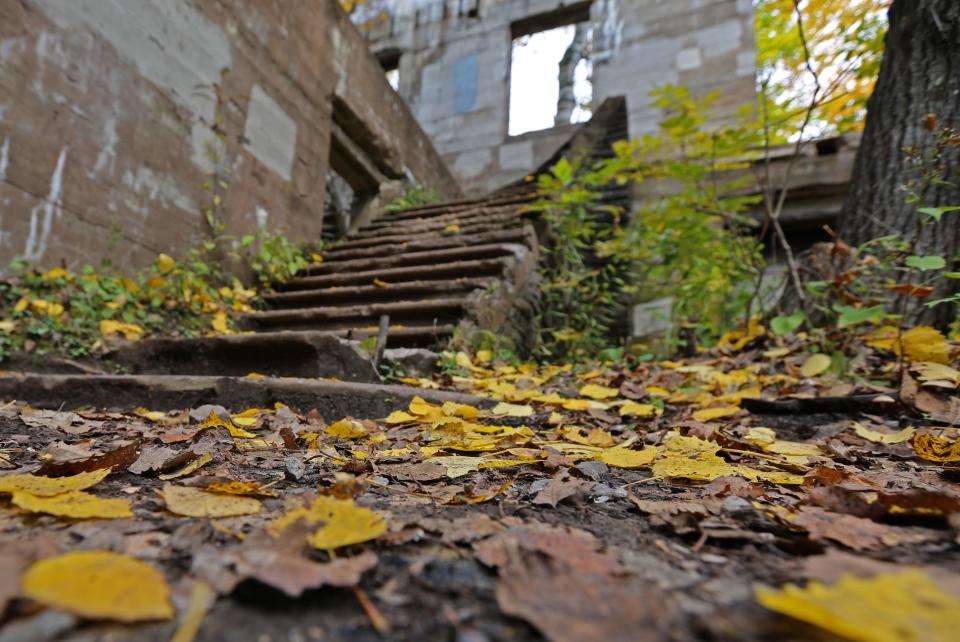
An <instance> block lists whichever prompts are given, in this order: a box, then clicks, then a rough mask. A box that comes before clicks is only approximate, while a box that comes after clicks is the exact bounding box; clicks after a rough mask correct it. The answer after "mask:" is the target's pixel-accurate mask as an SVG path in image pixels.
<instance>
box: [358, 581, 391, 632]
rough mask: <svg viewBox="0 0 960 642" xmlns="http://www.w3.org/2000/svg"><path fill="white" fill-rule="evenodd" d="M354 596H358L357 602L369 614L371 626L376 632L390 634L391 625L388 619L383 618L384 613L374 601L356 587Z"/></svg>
mask: <svg viewBox="0 0 960 642" xmlns="http://www.w3.org/2000/svg"><path fill="white" fill-rule="evenodd" d="M353 594H354V595H355V596H356V598H357V602H360V607H361V608H362V609H363V612H364V613H366V614H367V619H368V620H370V625H371V626H372V627H373V628H374V630H375V631H376V632H377V633H379V634H380V635H386V634H387V633H389V632H390V623H389V622H387V618H385V617H384V616H383V613H381V612H380V609H378V608H377V607H376V605H375V604H374V603H373V601H372V600H371V599H370V598H369V597H367V594H366V593H364V591H363V589H362V588H360V587H359V586H354V587H353Z"/></svg>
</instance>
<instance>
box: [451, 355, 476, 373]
mask: <svg viewBox="0 0 960 642" xmlns="http://www.w3.org/2000/svg"><path fill="white" fill-rule="evenodd" d="M454 361H455V362H456V364H457V365H458V366H460V367H461V368H464V369H465V370H471V369H473V361H471V360H470V355H468V354H467V353H466V352H458V353H457V354H456V355H455V356H454Z"/></svg>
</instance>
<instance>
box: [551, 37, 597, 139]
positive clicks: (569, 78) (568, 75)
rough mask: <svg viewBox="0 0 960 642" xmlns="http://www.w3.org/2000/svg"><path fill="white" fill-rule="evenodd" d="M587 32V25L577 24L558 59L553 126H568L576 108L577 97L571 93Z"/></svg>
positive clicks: (581, 58)
mask: <svg viewBox="0 0 960 642" xmlns="http://www.w3.org/2000/svg"><path fill="white" fill-rule="evenodd" d="M588 31H589V25H588V24H587V23H581V24H578V25H577V29H576V32H575V33H574V34H573V41H572V42H571V43H570V46H569V47H567V50H566V51H565V52H564V53H563V58H561V59H560V69H559V71H558V73H557V78H558V80H559V81H560V95H559V97H558V99H557V117H556V119H555V120H554V124H555V125H558V126H559V125H569V124H570V118H571V117H573V110H574V109H575V108H576V106H577V97H576V95H575V94H574V93H573V89H574V84H575V83H576V72H577V65H578V64H580V61H581V60H583V54H584V48H585V47H586V44H587V33H588Z"/></svg>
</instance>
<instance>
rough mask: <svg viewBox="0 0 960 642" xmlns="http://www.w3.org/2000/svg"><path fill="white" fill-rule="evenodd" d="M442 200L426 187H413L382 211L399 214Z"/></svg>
mask: <svg viewBox="0 0 960 642" xmlns="http://www.w3.org/2000/svg"><path fill="white" fill-rule="evenodd" d="M442 200H443V196H442V195H441V194H440V192H439V191H437V190H436V189H434V188H433V187H429V186H427V185H414V186H413V187H411V188H409V189H408V190H407V191H405V192H404V193H403V194H401V195H400V196H398V197H396V198H395V199H393V200H392V201H390V202H389V203H387V205H386V206H384V208H383V209H384V211H385V212H388V213H391V214H392V213H394V212H401V211H403V210H409V209H412V208H415V207H425V206H427V205H434V204H436V203H439V202H441V201H442Z"/></svg>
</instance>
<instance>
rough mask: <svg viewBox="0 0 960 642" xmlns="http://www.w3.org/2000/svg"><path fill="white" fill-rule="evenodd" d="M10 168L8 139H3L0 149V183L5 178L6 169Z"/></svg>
mask: <svg viewBox="0 0 960 642" xmlns="http://www.w3.org/2000/svg"><path fill="white" fill-rule="evenodd" d="M8 167H10V137H9V136H8V137H7V138H4V139H3V146H2V147H0V181H2V180H4V179H5V178H7V168H8Z"/></svg>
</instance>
